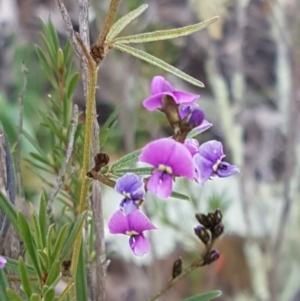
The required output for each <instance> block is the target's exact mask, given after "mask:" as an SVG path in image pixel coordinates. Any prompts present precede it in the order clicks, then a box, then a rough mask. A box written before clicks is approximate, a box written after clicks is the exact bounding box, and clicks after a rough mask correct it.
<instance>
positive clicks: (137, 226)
mask: <svg viewBox="0 0 300 301" xmlns="http://www.w3.org/2000/svg"><path fill="white" fill-rule="evenodd" d="M108 228H109V232H110V233H112V234H125V235H129V236H130V238H129V245H130V248H131V249H132V251H133V253H134V254H135V255H136V256H143V255H144V254H146V253H147V252H148V251H149V249H150V244H149V241H148V239H147V238H146V237H145V236H144V234H143V232H144V231H147V230H153V229H156V227H155V226H154V225H153V224H152V223H151V222H150V220H149V219H148V217H147V216H146V215H144V214H143V213H142V212H141V211H140V210H134V211H133V212H131V213H130V214H128V215H126V216H125V215H124V214H123V212H122V211H121V210H118V211H116V212H115V213H114V214H113V215H112V217H111V218H110V220H109V222H108Z"/></svg>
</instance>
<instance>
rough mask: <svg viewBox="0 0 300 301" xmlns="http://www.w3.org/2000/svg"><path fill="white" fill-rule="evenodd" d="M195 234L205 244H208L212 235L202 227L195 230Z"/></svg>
mask: <svg viewBox="0 0 300 301" xmlns="http://www.w3.org/2000/svg"><path fill="white" fill-rule="evenodd" d="M194 231H195V234H196V235H197V236H198V237H199V238H200V239H201V241H202V242H203V243H204V244H207V243H208V242H209V240H210V234H209V232H208V230H207V229H206V228H204V227H202V226H197V227H196V228H194Z"/></svg>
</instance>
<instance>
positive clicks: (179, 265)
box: [172, 257, 182, 279]
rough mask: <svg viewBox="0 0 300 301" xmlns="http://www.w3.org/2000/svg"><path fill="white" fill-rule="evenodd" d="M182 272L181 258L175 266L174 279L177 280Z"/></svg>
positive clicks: (173, 270)
mask: <svg viewBox="0 0 300 301" xmlns="http://www.w3.org/2000/svg"><path fill="white" fill-rule="evenodd" d="M181 272H182V259H181V258H180V257H179V258H178V259H177V260H176V261H175V262H174V264H173V269H172V278H173V279H174V278H176V277H177V276H179V275H180V274H181Z"/></svg>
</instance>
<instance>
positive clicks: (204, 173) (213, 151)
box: [193, 140, 240, 185]
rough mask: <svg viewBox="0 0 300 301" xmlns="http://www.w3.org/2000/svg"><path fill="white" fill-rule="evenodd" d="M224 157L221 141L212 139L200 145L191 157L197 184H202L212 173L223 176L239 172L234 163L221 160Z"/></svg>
mask: <svg viewBox="0 0 300 301" xmlns="http://www.w3.org/2000/svg"><path fill="white" fill-rule="evenodd" d="M224 157H225V155H224V153H223V145H222V143H221V142H219V141H216V140H212V141H208V142H205V143H203V144H201V145H200V147H199V151H198V153H197V154H195V155H194V157H193V160H194V164H195V168H196V179H197V181H198V183H199V184H201V185H203V184H204V183H205V182H206V181H207V180H208V179H209V178H210V177H212V176H214V175H216V176H219V177H221V178H224V177H229V176H231V175H233V174H236V173H239V172H240V171H239V169H238V168H237V167H236V166H235V165H231V164H229V163H227V162H222V159H223V158H224Z"/></svg>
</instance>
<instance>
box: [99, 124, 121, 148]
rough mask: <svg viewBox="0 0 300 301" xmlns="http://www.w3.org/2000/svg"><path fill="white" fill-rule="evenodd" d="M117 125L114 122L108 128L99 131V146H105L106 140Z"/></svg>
mask: <svg viewBox="0 0 300 301" xmlns="http://www.w3.org/2000/svg"><path fill="white" fill-rule="evenodd" d="M117 124H118V121H117V120H115V121H114V122H113V124H112V125H111V126H110V127H109V128H106V129H104V130H102V129H101V131H100V145H102V146H103V145H104V144H105V142H106V140H107V138H108V137H109V134H110V133H111V132H112V131H113V130H114V129H115V128H116V126H117Z"/></svg>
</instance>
